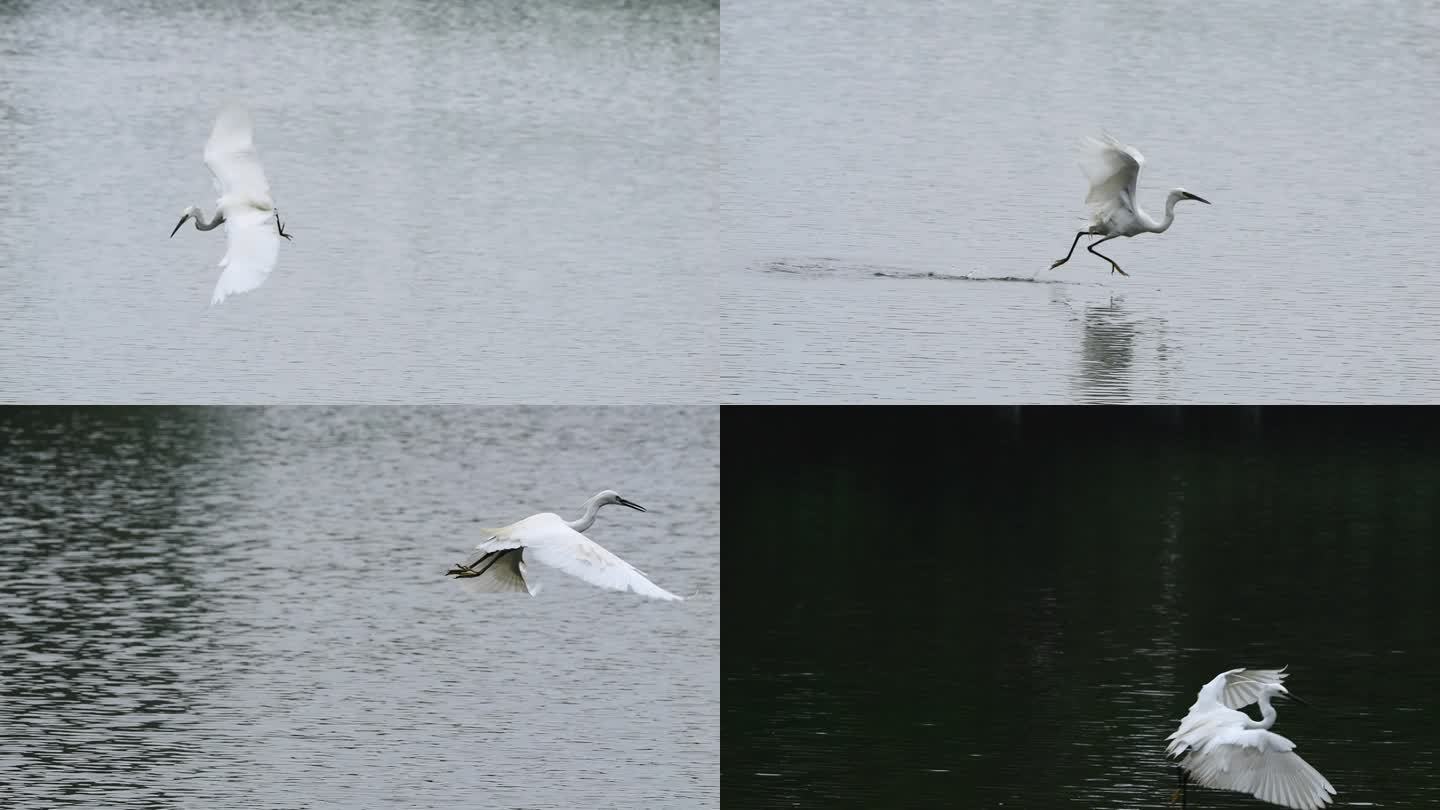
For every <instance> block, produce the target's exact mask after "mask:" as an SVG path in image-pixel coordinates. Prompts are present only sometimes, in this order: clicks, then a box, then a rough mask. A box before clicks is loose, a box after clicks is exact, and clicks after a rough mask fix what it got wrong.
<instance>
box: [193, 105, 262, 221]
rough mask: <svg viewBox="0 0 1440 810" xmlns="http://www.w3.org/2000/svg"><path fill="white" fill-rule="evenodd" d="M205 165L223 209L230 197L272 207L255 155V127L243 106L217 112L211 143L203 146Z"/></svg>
mask: <svg viewBox="0 0 1440 810" xmlns="http://www.w3.org/2000/svg"><path fill="white" fill-rule="evenodd" d="M205 165H206V166H208V167H209V168H210V173H211V174H213V175H215V190H216V192H218V193H219V194H220V196H221V198H222V202H221V205H222V207H223V206H224V204H225V203H224V198H225V197H226V196H229V195H235V196H237V197H239V198H241V199H243V200H245V201H247V202H250V203H252V204H260V205H262V206H263V207H265V208H271V207H273V203H272V201H271V199H270V183H269V181H267V180H266V179H265V170H264V169H263V168H261V166H260V156H259V155H257V154H256V152H255V127H254V125H253V124H252V123H251V121H250V113H249V111H248V110H246V109H245V107H244V106H242V105H240V104H237V103H231V104H227V105H226V106H225V108H224V109H222V110H221V111H220V115H219V116H218V117H217V118H216V119H215V128H214V129H213V130H211V132H210V140H209V141H206V143H205ZM226 216H229V215H228V213H227V215H226Z"/></svg>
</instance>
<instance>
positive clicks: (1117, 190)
mask: <svg viewBox="0 0 1440 810" xmlns="http://www.w3.org/2000/svg"><path fill="white" fill-rule="evenodd" d="M1101 137H1102V138H1103V139H1104V140H1100V139H1096V138H1087V139H1085V144H1086V147H1087V148H1088V152H1089V155H1088V156H1089V158H1090V163H1091V166H1090V167H1089V168H1086V167H1084V166H1083V165H1082V168H1085V173H1086V175H1087V176H1088V177H1089V179H1090V194H1089V195H1087V196H1086V197H1085V203H1086V204H1087V205H1089V206H1090V227H1089V228H1086V229H1085V230H1083V231H1081V232H1079V233H1077V234H1075V241H1074V242H1071V243H1070V252H1069V253H1066V254H1065V258H1063V259H1056V260H1055V261H1054V262H1053V263H1052V264H1051V265H1050V269H1052V270H1053V269H1055V268H1056V267H1059V266H1060V265H1062V264H1064V263H1065V262H1068V261H1070V256H1071V255H1072V254H1074V253H1075V246H1076V245H1077V244H1079V243H1080V237H1082V236H1100V237H1103V238H1102V239H1097V240H1096V241H1094V242H1091V243H1090V244H1089V245H1088V246H1086V248H1085V249H1086V250H1088V251H1090V252H1091V253H1094V254H1095V255H1096V256H1099V257H1100V258H1102V259H1104V260H1105V261H1107V262H1110V272H1112V273H1119V274H1120V275H1122V276H1128V275H1130V274H1129V273H1127V272H1125V271H1124V270H1121V269H1120V265H1118V264H1116V263H1115V260H1114V259H1112V258H1110V257H1109V256H1106V255H1105V254H1103V253H1101V252H1099V251H1097V250H1096V249H1095V247H1096V246H1097V245H1099V244H1101V243H1102V242H1108V241H1110V240H1111V239H1114V238H1115V237H1117V236H1134V235H1135V234H1138V233H1164V232H1165V231H1167V230H1169V228H1170V224H1171V223H1172V222H1174V221H1175V203H1177V202H1179V201H1181V200H1195V201H1196V202H1202V203H1205V204H1206V205H1209V204H1210V201H1209V200H1206V199H1202V198H1200V197H1197V196H1195V195H1194V194H1191V193H1190V192H1188V191H1186V190H1185V189H1183V188H1177V189H1172V190H1171V192H1170V194H1169V196H1167V197H1166V198H1165V219H1164V221H1162V222H1156V221H1155V220H1153V219H1151V218H1150V215H1149V214H1147V213H1145V212H1144V211H1141V210H1140V203H1139V202H1137V201H1136V199H1135V182H1136V180H1137V179H1139V177H1140V167H1141V166H1142V165H1144V163H1145V158H1143V157H1141V155H1140V151H1139V150H1138V149H1136V148H1135V147H1133V146H1126V145H1125V144H1123V143H1120V142H1119V141H1117V140H1115V139H1114V138H1112V137H1110V136H1109V135H1103V136H1101Z"/></svg>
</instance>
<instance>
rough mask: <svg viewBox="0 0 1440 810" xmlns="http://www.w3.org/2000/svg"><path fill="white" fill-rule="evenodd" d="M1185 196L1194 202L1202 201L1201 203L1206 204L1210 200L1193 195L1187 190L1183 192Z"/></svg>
mask: <svg viewBox="0 0 1440 810" xmlns="http://www.w3.org/2000/svg"><path fill="white" fill-rule="evenodd" d="M1185 196H1186V197H1189V198H1190V199H1192V200H1194V201H1195V202H1203V203H1205V204H1206V205H1209V204H1210V201H1209V200H1207V199H1205V198H1204V197H1198V196H1196V195H1194V194H1191V193H1190V192H1188V191H1187V192H1185Z"/></svg>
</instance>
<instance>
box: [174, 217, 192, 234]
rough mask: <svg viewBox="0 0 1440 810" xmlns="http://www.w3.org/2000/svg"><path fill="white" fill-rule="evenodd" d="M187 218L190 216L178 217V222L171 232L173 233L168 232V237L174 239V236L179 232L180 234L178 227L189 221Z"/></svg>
mask: <svg viewBox="0 0 1440 810" xmlns="http://www.w3.org/2000/svg"><path fill="white" fill-rule="evenodd" d="M189 218H190V215H189V214H186V215H185V216H183V217H180V221H179V222H177V223H175V230H173V231H171V232H170V236H171V237H174V236H175V234H177V233H179V232H180V226H181V225H184V224H185V220H187V219H189Z"/></svg>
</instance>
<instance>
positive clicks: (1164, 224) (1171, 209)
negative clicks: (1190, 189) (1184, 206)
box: [1150, 194, 1180, 233]
mask: <svg viewBox="0 0 1440 810" xmlns="http://www.w3.org/2000/svg"><path fill="white" fill-rule="evenodd" d="M1177 202H1180V197H1179V195H1176V194H1171V195H1170V196H1169V197H1166V198H1165V219H1164V220H1162V221H1161V222H1160V223H1159V224H1157V225H1155V226H1154V227H1152V228H1151V229H1150V231H1151V232H1152V233H1164V232H1166V231H1168V230H1170V225H1171V223H1173V222H1174V221H1175V203H1177Z"/></svg>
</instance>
